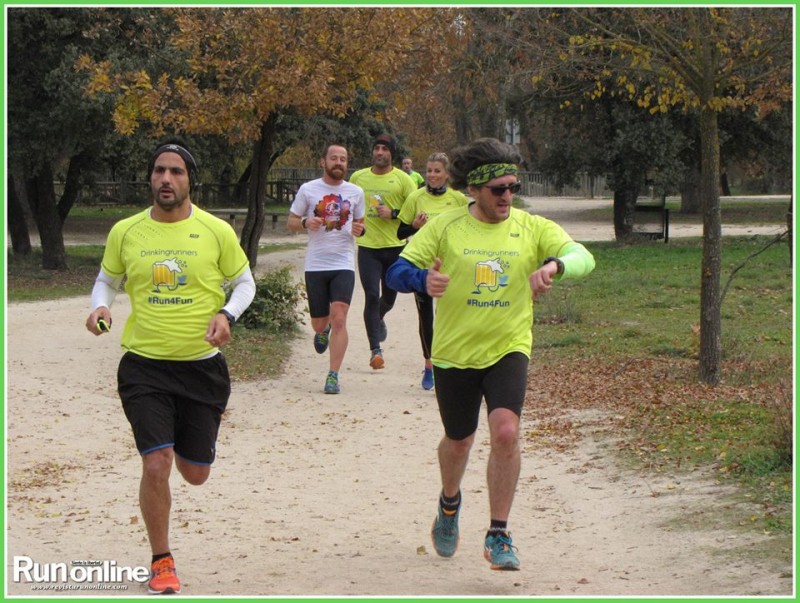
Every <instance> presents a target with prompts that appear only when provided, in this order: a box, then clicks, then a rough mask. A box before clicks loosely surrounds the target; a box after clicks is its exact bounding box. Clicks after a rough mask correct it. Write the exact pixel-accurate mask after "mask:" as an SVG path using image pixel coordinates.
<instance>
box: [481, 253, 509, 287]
mask: <svg viewBox="0 0 800 603" xmlns="http://www.w3.org/2000/svg"><path fill="white" fill-rule="evenodd" d="M503 272H504V270H503V262H502V261H501V260H500V258H495V259H493V260H486V261H485V262H477V263H476V264H475V291H473V293H480V292H481V287H486V288H487V289H488V290H489V291H491V292H493V293H494V292H495V291H497V290H498V289H499V288H500V287H505V286H506V282H507V281H508V277H507V276H504V275H503Z"/></svg>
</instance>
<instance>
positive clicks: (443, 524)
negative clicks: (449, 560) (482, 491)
mask: <svg viewBox="0 0 800 603" xmlns="http://www.w3.org/2000/svg"><path fill="white" fill-rule="evenodd" d="M438 506H439V512H438V513H437V514H436V519H434V520H433V526H432V527H431V539H432V540H433V548H434V549H435V550H436V553H437V554H438V555H439V556H441V557H452V556H453V555H455V553H456V549H457V548H458V516H459V515H460V514H461V505H459V507H458V509H457V510H456V512H455V513H453V514H452V515H450V514H448V512H447V511H445V510H444V509H442V505H438Z"/></svg>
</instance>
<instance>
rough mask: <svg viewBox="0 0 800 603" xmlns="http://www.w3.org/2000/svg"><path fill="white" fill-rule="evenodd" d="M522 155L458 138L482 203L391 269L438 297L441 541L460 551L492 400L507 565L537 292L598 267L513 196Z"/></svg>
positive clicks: (458, 157) (459, 175)
mask: <svg viewBox="0 0 800 603" xmlns="http://www.w3.org/2000/svg"><path fill="white" fill-rule="evenodd" d="M520 160H521V158H520V155H519V152H518V151H517V150H516V148H515V147H513V146H511V145H507V144H505V143H502V142H500V141H498V140H496V139H493V138H482V139H479V140H476V141H474V142H473V143H471V144H469V145H467V146H465V147H461V148H459V149H456V151H455V152H454V154H453V161H452V165H451V170H450V174H451V181H452V183H453V185H454V186H455V187H456V188H459V189H463V188H466V189H467V190H468V192H469V194H470V196H471V197H472V199H473V202H472V203H470V205H469V206H468V207H466V208H461V209H455V210H453V211H450V212H447V213H445V214H441V215H440V216H438V217H437V218H436V219H435V220H432V221H431V222H430V223H429V224H428V225H427V226H425V228H423V229H421V230H420V231H419V232H418V233H417V234H416V235H414V236H413V237H412V239H411V241H410V242H409V244H408V246H407V247H406V249H405V250H404V251H403V253H402V254H401V256H400V258H399V259H398V260H397V262H396V263H395V264H394V265H393V266H392V267H391V268H390V269H389V274H388V276H387V281H388V283H389V286H390V287H393V288H394V289H396V290H398V291H401V292H410V291H419V292H423V291H424V292H427V293H428V294H429V295H431V296H432V297H435V298H437V302H436V317H435V321H434V328H433V349H432V361H433V366H434V375H435V378H436V399H437V402H438V404H439V412H440V415H441V417H442V423H443V425H444V430H445V435H444V437H443V438H442V440H441V442H440V443H439V468H440V472H441V476H442V491H441V495H440V497H439V505H438V512H437V515H436V519H435V520H434V523H433V527H432V529H431V536H432V539H433V545H434V548H435V550H436V552H437V553H438V554H439V555H441V556H444V557H450V556H452V555H453V554H454V553H455V551H456V547H457V545H458V540H459V530H458V517H459V513H460V510H461V489H460V486H461V479H462V477H463V476H464V471H465V469H466V465H467V460H468V458H469V452H470V449H471V447H472V445H473V443H474V440H475V431H476V429H477V426H478V420H479V418H480V408H481V404H482V400H483V399H485V400H486V405H487V407H488V411H489V434H490V440H491V451H490V453H489V461H488V468H487V482H488V489H489V511H490V526H489V529H488V531H487V533H486V538H485V540H484V556H485V558H486V559H487V561H489V563H490V567H491V568H492V569H498V570H516V569H519V558H518V557H517V554H516V547H514V546H513V544H512V542H511V534H510V532H509V531H508V517H509V514H510V512H511V505H512V502H513V499H514V492H515V490H516V484H517V479H518V477H519V470H520V461H521V459H520V449H519V421H520V416H521V414H522V406H523V402H524V400H525V391H526V386H527V377H528V362H529V359H530V353H531V345H532V335H531V325H532V324H533V301H534V299H535V298H536V297H537V296H539V295H543V294H545V293H547V291H549V290H550V289H551V287H552V286H553V284H554V283H555V282H557V281H559V280H560V279H564V278H580V277H583V276H585V275H587V274H589V273H590V272H591V271H592V270H593V269H594V258H593V257H592V255H591V254H590V253H589V252H588V251H587V250H586V248H585V247H584V246H583V245H581V244H580V243H576V242H574V241H573V240H572V239H571V238H570V237H569V235H567V233H566V232H564V230H563V229H562V228H561V227H560V226H559V225H558V224H556V223H554V222H551V221H550V220H546V219H544V218H542V217H539V216H534V215H531V214H529V213H527V212H525V211H522V210H519V209H515V208H513V207H512V200H513V197H514V194H516V193H518V192H519V191H520V185H519V183H518V181H517V174H518V168H517V164H518V163H519V162H520Z"/></svg>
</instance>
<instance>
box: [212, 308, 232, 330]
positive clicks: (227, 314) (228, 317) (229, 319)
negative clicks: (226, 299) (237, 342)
mask: <svg viewBox="0 0 800 603" xmlns="http://www.w3.org/2000/svg"><path fill="white" fill-rule="evenodd" d="M217 314H222V315H223V316H224V317H225V318H227V319H228V324H229V325H230V326H233V325H235V324H236V317H235V316H234V315H233V314H231V313H230V312H228V311H227V310H226V309H225V308H223V309H222V310H220V311H219V312H217Z"/></svg>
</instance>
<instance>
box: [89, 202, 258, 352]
mask: <svg viewBox="0 0 800 603" xmlns="http://www.w3.org/2000/svg"><path fill="white" fill-rule="evenodd" d="M247 266H248V260H247V256H246V255H245V253H244V251H243V250H242V248H241V246H240V245H239V241H238V240H237V238H236V233H235V232H234V231H233V229H232V228H231V227H230V225H229V224H228V223H227V222H224V221H223V220H220V219H219V218H216V217H214V216H212V215H211V214H209V213H208V212H205V211H203V210H201V209H200V208H198V207H193V211H192V215H191V216H190V217H189V218H187V219H186V220H181V221H180V222H174V223H165V222H157V221H155V220H153V219H152V218H151V217H150V209H149V208H148V209H147V210H145V211H143V212H140V213H138V214H136V215H134V216H131V217H130V218H126V219H124V220H121V221H119V222H117V223H116V224H115V225H114V226H113V227H112V229H111V232H110V233H109V235H108V240H107V241H106V248H105V253H104V254H103V262H102V268H103V271H105V272H106V273H107V274H109V275H110V276H112V277H115V278H120V277H122V276H123V275H126V276H127V279H126V282H125V291H126V292H127V293H128V295H129V296H130V300H131V314H130V317H129V318H128V320H127V322H126V323H125V329H124V330H123V332H122V347H123V348H125V349H127V350H130V351H132V352H134V353H136V354H139V355H141V356H145V357H147V358H155V359H162V360H195V359H197V358H201V357H203V356H206V355H208V354H210V353H211V352H212V351H213V350H214V347H213V346H212V345H210V344H209V343H208V342H207V341H205V339H204V336H205V333H206V330H207V328H208V323H209V321H210V320H211V318H212V317H213V316H214V314H216V313H217V312H218V311H219V309H220V308H221V307H222V306H223V304H224V302H225V292H224V291H223V289H222V285H223V283H224V282H225V281H226V280H234V279H236V278H237V277H238V276H240V275H241V274H242V273H243V272H244V271H245V269H246V268H247Z"/></svg>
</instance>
